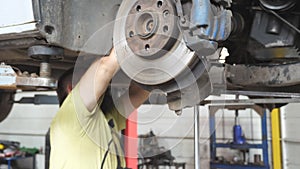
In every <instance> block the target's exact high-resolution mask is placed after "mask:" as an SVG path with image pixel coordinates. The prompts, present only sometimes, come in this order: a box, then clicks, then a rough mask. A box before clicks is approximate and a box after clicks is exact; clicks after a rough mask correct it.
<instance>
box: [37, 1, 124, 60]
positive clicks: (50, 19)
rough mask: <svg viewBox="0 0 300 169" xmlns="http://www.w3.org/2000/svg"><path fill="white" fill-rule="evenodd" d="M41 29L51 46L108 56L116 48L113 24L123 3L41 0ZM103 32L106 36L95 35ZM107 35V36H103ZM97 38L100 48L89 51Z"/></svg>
mask: <svg viewBox="0 0 300 169" xmlns="http://www.w3.org/2000/svg"><path fill="white" fill-rule="evenodd" d="M39 1H40V2H39V8H40V15H41V22H40V23H39V30H40V33H41V34H42V36H43V37H45V39H46V40H47V42H48V43H49V44H52V45H57V46H60V47H63V48H66V49H70V50H72V51H80V52H85V53H90V54H97V55H105V54H106V53H107V51H109V50H110V49H111V48H112V35H113V24H109V23H111V22H113V21H114V19H115V16H116V13H117V11H118V7H119V5H120V4H121V0H101V1H99V0H89V1H73V0H52V1H49V0H39ZM99 31H101V32H102V33H98V34H95V33H97V32H99ZM101 35H103V36H101ZM93 36H97V37H96V38H97V39H99V41H97V42H98V44H97V48H96V47H95V48H85V47H84V46H85V44H86V42H87V41H88V40H89V39H90V38H91V37H93Z"/></svg>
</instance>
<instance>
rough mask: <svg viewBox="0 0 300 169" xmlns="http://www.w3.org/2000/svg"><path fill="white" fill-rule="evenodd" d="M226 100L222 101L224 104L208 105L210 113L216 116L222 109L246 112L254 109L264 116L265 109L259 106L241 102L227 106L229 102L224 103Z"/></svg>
mask: <svg viewBox="0 0 300 169" xmlns="http://www.w3.org/2000/svg"><path fill="white" fill-rule="evenodd" d="M224 101H225V100H222V102H223V104H219V105H218V104H208V106H209V112H210V113H211V114H215V113H216V112H217V111H218V110H220V109H228V110H245V109H253V110H255V111H256V112H257V113H258V114H259V115H260V116H263V114H264V111H265V109H264V108H263V107H260V106H259V105H256V104H252V103H238V101H239V100H237V102H236V103H231V104H227V102H224Z"/></svg>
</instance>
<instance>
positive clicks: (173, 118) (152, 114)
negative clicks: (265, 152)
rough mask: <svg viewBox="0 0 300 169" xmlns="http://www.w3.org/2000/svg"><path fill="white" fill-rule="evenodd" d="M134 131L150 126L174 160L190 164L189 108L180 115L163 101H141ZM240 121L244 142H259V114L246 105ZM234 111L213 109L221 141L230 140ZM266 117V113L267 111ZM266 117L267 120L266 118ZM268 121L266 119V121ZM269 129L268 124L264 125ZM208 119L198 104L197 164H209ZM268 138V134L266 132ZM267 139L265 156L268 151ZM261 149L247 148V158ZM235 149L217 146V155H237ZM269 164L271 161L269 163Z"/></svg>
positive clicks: (189, 167) (191, 121) (191, 119)
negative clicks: (199, 161)
mask: <svg viewBox="0 0 300 169" xmlns="http://www.w3.org/2000/svg"><path fill="white" fill-rule="evenodd" d="M138 112H139V113H138V123H139V126H138V134H139V135H140V134H146V133H149V131H150V130H152V131H153V132H154V134H155V135H156V136H157V137H158V142H159V143H160V144H161V145H160V146H164V147H165V148H166V149H170V150H171V152H172V155H173V156H175V158H176V159H175V160H176V161H177V162H186V168H187V169H193V168H194V141H193V136H194V130H193V125H194V117H193V116H194V112H193V109H192V108H189V109H184V110H183V113H182V115H181V116H177V115H176V114H175V113H174V112H173V111H170V110H169V109H168V106H167V105H143V106H141V107H140V108H139V109H138ZM239 114H240V116H239V117H240V124H241V126H242V128H243V131H244V133H245V136H246V139H247V142H249V143H257V142H258V143H260V141H259V140H261V118H260V116H259V115H257V113H256V112H255V111H254V110H251V109H246V110H241V111H240V113H239ZM234 117H235V112H234V111H229V110H220V111H218V112H217V113H216V134H217V138H218V141H223V142H224V143H227V142H231V141H232V137H233V136H232V127H233V125H234ZM267 117H268V119H269V113H268V114H267ZM268 121H269V120H268ZM268 124H270V122H268ZM268 130H269V133H270V125H268ZM209 136H210V134H209V121H208V107H207V106H205V107H200V151H201V157H200V158H201V166H202V167H203V168H209V157H210V152H209V151H210V148H209ZM268 140H271V134H268ZM270 147H271V144H270V142H269V152H270V153H269V157H271V156H270V154H271V150H270ZM261 153H262V151H261V150H253V149H252V150H251V151H250V161H253V160H254V159H253V155H254V154H261ZM237 154H238V152H237V151H232V150H230V151H228V149H221V150H219V151H218V154H217V155H218V156H223V157H225V158H226V159H227V160H229V161H230V160H232V159H233V157H234V156H237ZM270 165H272V164H270Z"/></svg>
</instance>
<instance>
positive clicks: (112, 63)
mask: <svg viewBox="0 0 300 169" xmlns="http://www.w3.org/2000/svg"><path fill="white" fill-rule="evenodd" d="M118 70H119V64H118V61H117V58H116V53H115V51H114V49H112V50H111V53H110V54H109V56H106V57H101V58H100V59H97V60H96V61H95V62H94V63H93V64H92V65H91V66H90V67H89V68H88V70H87V71H86V73H85V74H84V75H83V76H82V78H81V79H80V81H79V85H80V86H79V93H80V96H81V98H82V100H83V103H84V105H85V106H86V108H87V109H88V110H89V111H92V110H93V109H94V108H95V106H96V105H97V102H98V100H99V98H100V97H101V96H102V95H103V94H104V93H105V91H106V89H107V87H108V85H109V82H110V81H111V79H112V78H113V76H114V75H115V73H116V72H117V71H118Z"/></svg>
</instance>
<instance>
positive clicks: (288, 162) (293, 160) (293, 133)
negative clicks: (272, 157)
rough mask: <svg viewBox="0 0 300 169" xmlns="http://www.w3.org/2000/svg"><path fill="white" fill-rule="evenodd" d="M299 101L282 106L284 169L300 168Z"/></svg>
mask: <svg viewBox="0 0 300 169" xmlns="http://www.w3.org/2000/svg"><path fill="white" fill-rule="evenodd" d="M299 107H300V104H299V103H290V104H288V105H287V106H284V107H282V108H281V127H282V128H281V132H282V135H281V141H282V158H283V159H282V162H283V167H284V169H299V166H300V161H299V153H300V135H299V128H300V123H299V121H300V114H299Z"/></svg>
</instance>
